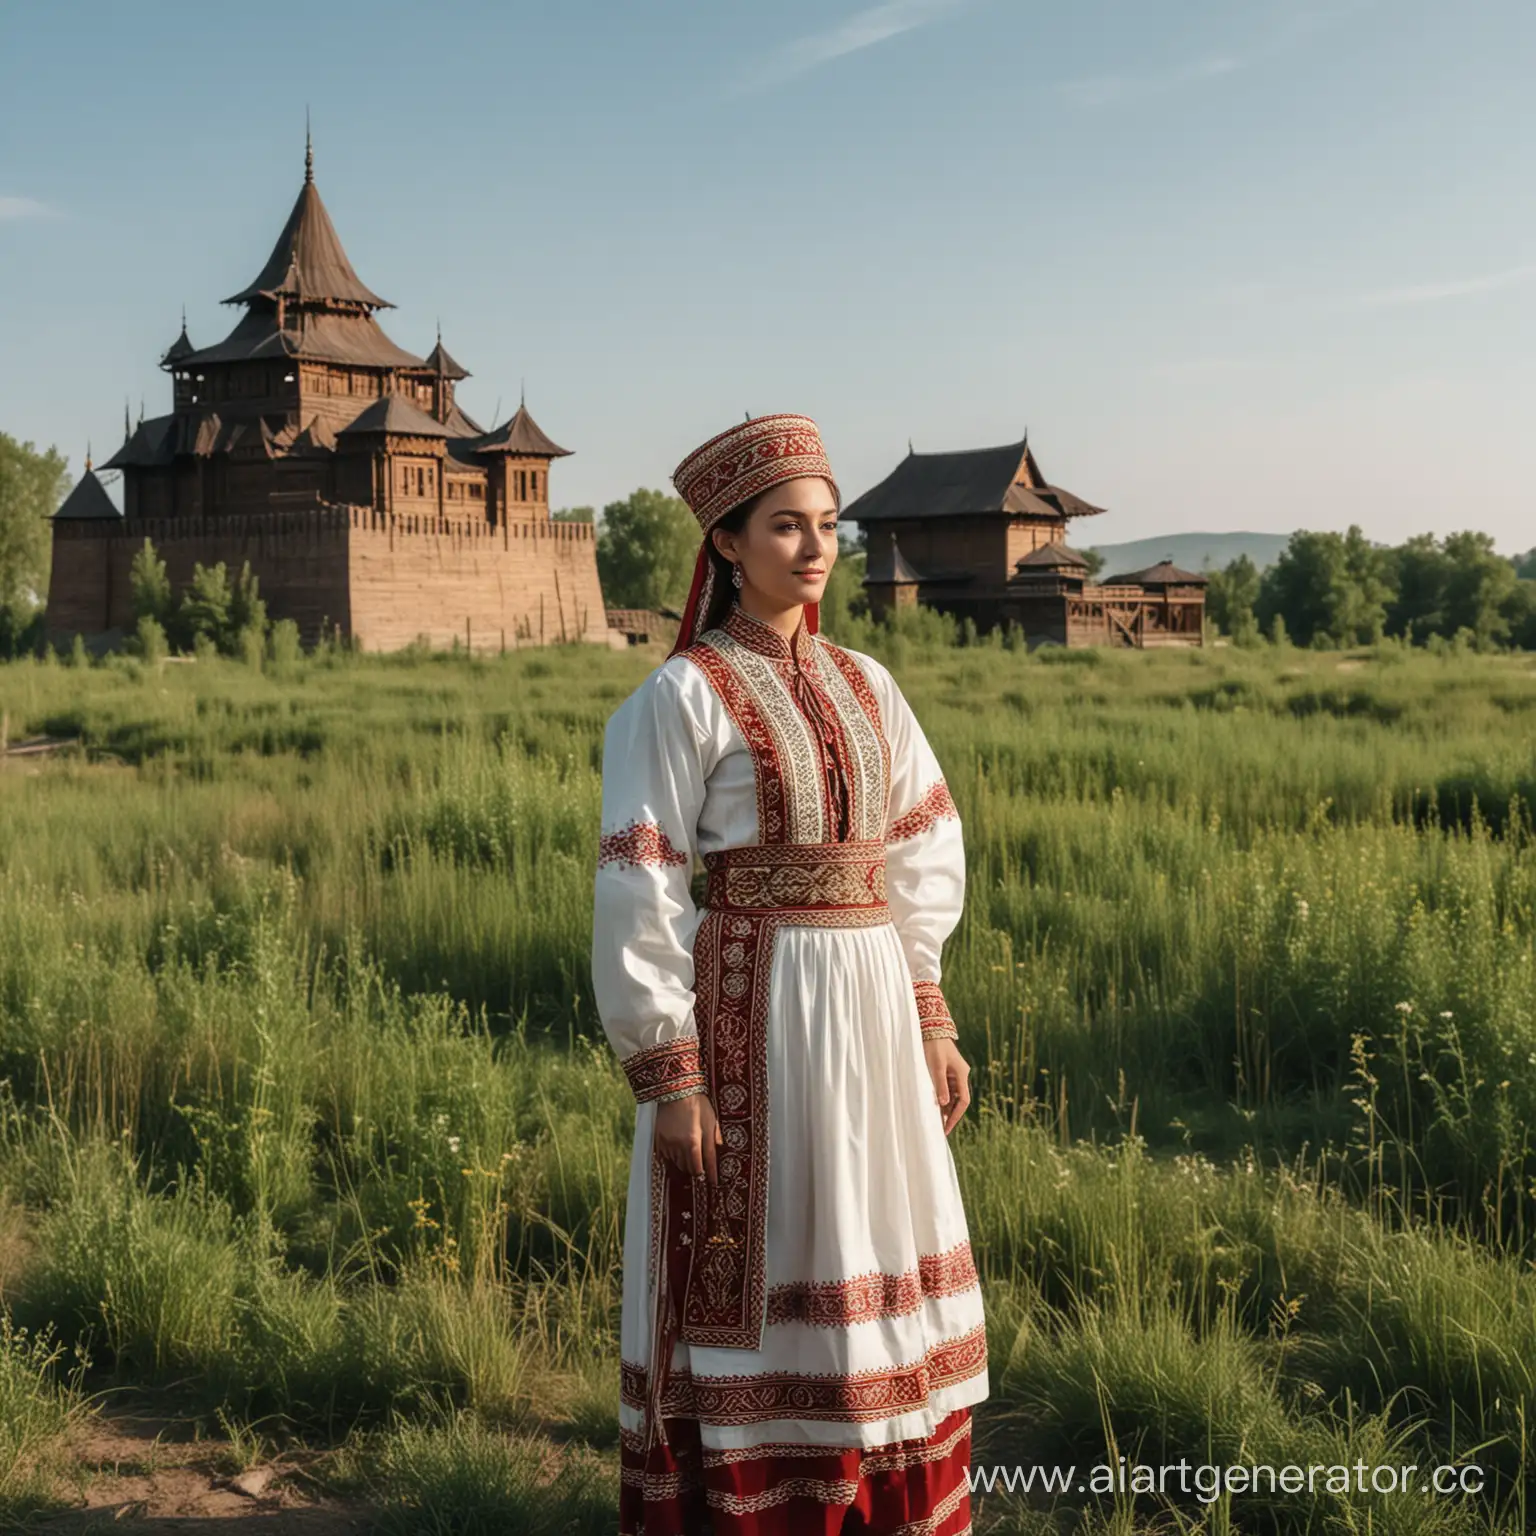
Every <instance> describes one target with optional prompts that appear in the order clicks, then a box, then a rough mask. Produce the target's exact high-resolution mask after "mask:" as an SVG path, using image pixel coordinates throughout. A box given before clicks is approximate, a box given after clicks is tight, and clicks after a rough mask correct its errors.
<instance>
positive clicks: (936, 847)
mask: <svg viewBox="0 0 1536 1536" xmlns="http://www.w3.org/2000/svg"><path fill="white" fill-rule="evenodd" d="M860 660H861V661H862V662H863V663H864V664H865V666H866V668H867V670H868V672H869V674H870V679H871V684H872V686H873V688H874V690H875V694H876V697H877V698H878V699H879V701H880V707H881V715H882V721H883V724H884V727H885V735H886V740H887V741H889V743H890V747H891V807H890V816H889V820H888V822H887V826H886V833H885V857H886V887H887V892H888V896H889V900H890V905H891V915H892V918H893V919H894V921H895V924H896V928H897V931H898V932H899V933H900V935H901V945H902V949H903V951H904V952H905V954H906V957H907V966H908V969H909V970H910V971H911V972H912V981H913V985H914V989H915V991H916V994H917V1012H918V1018H919V1020H920V1021H921V1024H922V1032H923V1038H924V1039H925V1040H926V1039H950V1040H952V1039H954V1038H955V1035H956V1030H955V1024H954V1020H953V1019H952V1018H951V1017H950V1012H949V1006H948V1004H947V1003H946V1002H945V1001H944V994H943V992H942V991H941V990H940V987H939V981H940V976H941V965H940V952H941V951H942V949H943V947H944V941H945V939H947V938H948V937H949V935H950V934H951V933H952V932H954V929H955V925H956V924H957V923H958V922H959V921H960V913H961V910H962V909H963V907H964V904H965V844H964V842H963V840H962V838H961V835H960V813H959V812H958V811H957V810H956V809H955V802H954V800H953V798H952V797H951V795H950V792H949V785H948V784H947V783H945V781H944V770H943V769H942V768H940V766H939V760H938V758H937V757H936V756H935V755H934V751H933V748H932V747H931V746H930V745H929V744H928V738H927V736H926V735H924V733H923V728H922V726H921V725H919V724H918V721H917V717H916V715H914V714H913V713H912V707H911V705H909V704H908V703H907V701H906V698H905V696H904V695H903V694H902V691H901V689H900V688H899V687H898V686H897V685H896V680H895V678H893V677H892V676H891V674H890V673H889V672H888V671H887V670H886V669H885V667H883V666H881V665H880V663H879V662H875V661H873V660H872V659H871V658H869V657H861V658H860Z"/></svg>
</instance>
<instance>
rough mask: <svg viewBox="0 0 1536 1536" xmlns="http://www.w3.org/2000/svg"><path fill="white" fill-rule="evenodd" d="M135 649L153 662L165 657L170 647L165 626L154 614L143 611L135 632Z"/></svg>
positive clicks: (141, 655)
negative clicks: (167, 642)
mask: <svg viewBox="0 0 1536 1536" xmlns="http://www.w3.org/2000/svg"><path fill="white" fill-rule="evenodd" d="M133 649H134V650H135V651H137V652H138V654H139V656H140V657H141V658H142V659H143V660H144V661H147V662H150V663H151V664H153V663H155V662H160V661H163V660H164V659H165V653H166V651H167V649H169V647H168V646H167V644H166V639H165V626H164V625H163V624H161V622H160V620H159V619H157V618H156V617H155V616H154V615H153V614H150V613H141V614H140V615H139V623H138V627H137V628H136V629H135V630H134V634H133Z"/></svg>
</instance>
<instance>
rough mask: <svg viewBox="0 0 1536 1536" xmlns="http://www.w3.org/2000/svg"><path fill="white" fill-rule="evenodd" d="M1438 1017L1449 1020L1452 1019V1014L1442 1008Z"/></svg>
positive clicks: (1447, 1009)
mask: <svg viewBox="0 0 1536 1536" xmlns="http://www.w3.org/2000/svg"><path fill="white" fill-rule="evenodd" d="M1440 1017H1441V1018H1442V1019H1449V1018H1452V1017H1453V1014H1452V1013H1451V1010H1450V1009H1449V1008H1444V1009H1442V1010H1441V1012H1440Z"/></svg>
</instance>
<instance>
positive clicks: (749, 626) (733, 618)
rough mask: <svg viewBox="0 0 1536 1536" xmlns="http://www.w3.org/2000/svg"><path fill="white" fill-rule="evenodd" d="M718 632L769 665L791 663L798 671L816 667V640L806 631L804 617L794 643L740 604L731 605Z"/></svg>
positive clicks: (796, 632)
mask: <svg viewBox="0 0 1536 1536" xmlns="http://www.w3.org/2000/svg"><path fill="white" fill-rule="evenodd" d="M720 628H721V629H723V630H724V631H725V633H726V634H728V635H729V636H730V637H731V639H733V640H735V641H737V642H738V643H739V644H741V645H744V646H746V648H747V649H748V650H749V651H756V652H757V654H758V655H759V656H766V657H768V658H769V659H770V660H771V661H788V662H794V663H795V664H797V665H798V666H801V667H810V666H814V665H815V661H816V637H815V636H814V635H813V634H812V633H811V632H810V630H808V629H807V628H806V627H805V616H804V614H803V613H802V615H801V618H800V626H799V628H798V629H796V630H795V636H794V639H793V641H791V640H790V639H788V638H787V637H786V636H785V635H784V634H782V633H781V632H780V631H779V630H777V629H775V628H774V627H773V625H772V624H765V623H764V622H763V621H762V620H761V619H759V618H755V617H754V616H753V615H752V614H750V613H748V612H747V611H746V609H745V608H743V607H742V606H741V604H740V603H732V604H731V606H730V607H729V608H728V609H727V610H726V614H725V617H724V618H723V619H722V620H721V621H720Z"/></svg>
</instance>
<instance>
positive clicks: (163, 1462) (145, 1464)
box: [31, 1407, 370, 1536]
mask: <svg viewBox="0 0 1536 1536" xmlns="http://www.w3.org/2000/svg"><path fill="white" fill-rule="evenodd" d="M77 1456H78V1458H79V1462H80V1465H81V1467H82V1469H83V1471H84V1474H85V1477H86V1483H85V1491H84V1497H83V1501H82V1503H81V1505H80V1506H79V1507H77V1508H75V1509H71V1510H67V1511H64V1512H63V1513H60V1514H57V1515H52V1516H49V1517H48V1518H47V1519H44V1520H40V1521H38V1522H37V1523H36V1524H35V1526H33V1527H31V1528H32V1529H35V1530H37V1531H40V1532H45V1533H48V1536H85V1533H86V1532H99V1533H102V1536H105V1533H107V1532H113V1533H115V1536H147V1533H149V1532H176V1533H178V1536H199V1533H206V1536H221V1533H228V1536H236V1533H247V1532H248V1533H257V1532H260V1533H261V1536H362V1533H364V1532H366V1531H367V1530H368V1529H369V1526H370V1519H369V1515H368V1512H367V1511H366V1510H362V1509H356V1508H350V1507H348V1506H346V1505H344V1504H341V1503H338V1502H337V1501H335V1500H331V1499H325V1498H320V1497H317V1496H316V1495H315V1494H314V1493H313V1492H311V1491H309V1490H308V1488H307V1487H306V1484H305V1479H304V1478H303V1476H302V1462H301V1461H300V1460H298V1459H295V1460H293V1461H286V1460H285V1459H284V1458H282V1457H278V1458H277V1459H276V1460H274V1461H272V1462H270V1463H265V1464H257V1465H255V1466H252V1467H250V1468H247V1469H245V1470H243V1471H237V1470H236V1469H235V1466H234V1463H233V1462H232V1461H231V1457H230V1447H229V1445H228V1444H227V1443H225V1442H222V1441H218V1440H195V1439H192V1438H191V1436H190V1431H189V1429H188V1426H187V1425H186V1424H184V1423H178V1422H176V1421H174V1420H167V1419H165V1418H163V1417H156V1416H154V1415H153V1414H151V1413H149V1412H145V1411H138V1412H136V1411H135V1410H133V1409H132V1408H121V1407H118V1408H108V1409H104V1410H103V1411H102V1412H101V1413H100V1414H99V1415H98V1416H97V1417H96V1418H94V1419H93V1420H91V1421H90V1422H89V1423H88V1424H87V1425H86V1426H85V1427H84V1429H83V1430H82V1431H81V1434H80V1438H79V1441H78V1445H77Z"/></svg>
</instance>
